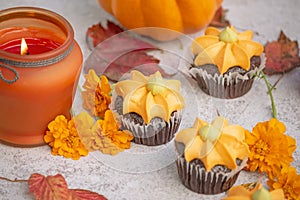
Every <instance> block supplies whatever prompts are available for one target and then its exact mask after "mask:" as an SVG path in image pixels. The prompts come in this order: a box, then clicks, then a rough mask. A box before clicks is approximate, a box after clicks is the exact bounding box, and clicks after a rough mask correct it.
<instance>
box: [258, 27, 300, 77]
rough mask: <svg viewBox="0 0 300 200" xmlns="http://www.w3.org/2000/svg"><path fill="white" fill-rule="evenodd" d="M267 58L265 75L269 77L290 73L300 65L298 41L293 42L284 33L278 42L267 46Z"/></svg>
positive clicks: (269, 43) (281, 33)
mask: <svg viewBox="0 0 300 200" xmlns="http://www.w3.org/2000/svg"><path fill="white" fill-rule="evenodd" d="M265 53H266V57H267V61H266V67H265V69H264V73H265V74H267V75H273V74H279V73H285V72H288V71H290V70H292V69H294V68H295V67H297V66H299V65H300V58H299V47H298V42H297V41H291V39H289V38H288V37H287V36H286V35H285V34H284V33H283V31H281V32H280V35H279V37H278V40H277V41H272V42H268V43H267V44H266V45H265Z"/></svg>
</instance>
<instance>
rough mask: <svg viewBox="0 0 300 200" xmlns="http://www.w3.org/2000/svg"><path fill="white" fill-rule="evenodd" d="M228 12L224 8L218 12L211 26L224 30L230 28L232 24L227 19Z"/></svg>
mask: <svg viewBox="0 0 300 200" xmlns="http://www.w3.org/2000/svg"><path fill="white" fill-rule="evenodd" d="M226 12H227V10H224V9H223V7H222V6H220V8H219V9H218V10H217V11H216V13H215V16H214V18H213V19H212V21H211V22H210V26H214V27H219V28H224V27H226V26H230V22H229V21H228V20H227V19H226Z"/></svg>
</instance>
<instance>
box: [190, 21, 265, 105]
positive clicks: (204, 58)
mask: <svg viewBox="0 0 300 200" xmlns="http://www.w3.org/2000/svg"><path fill="white" fill-rule="evenodd" d="M252 37H253V32H252V31H250V30H248V31H244V32H241V33H239V32H238V31H237V30H235V29H234V27H227V28H225V29H224V30H219V29H217V28H214V27H208V28H207V29H206V31H205V35H204V36H200V37H198V38H196V39H195V40H194V42H193V43H192V47H191V51H192V53H193V55H194V63H193V64H192V67H190V69H189V71H190V74H191V76H192V77H193V78H194V79H195V80H196V81H197V82H198V85H199V86H200V88H201V89H202V90H203V91H204V92H205V93H207V94H208V95H211V96H214V97H218V98H224V99H231V98H236V97H240V96H242V95H244V94H246V93H247V92H248V91H249V90H250V89H251V87H252V84H253V80H254V75H255V74H256V73H258V72H259V71H261V70H262V69H263V68H264V64H265V58H264V55H263V50H264V48H263V46H262V45H261V44H260V43H258V42H255V41H253V40H252Z"/></svg>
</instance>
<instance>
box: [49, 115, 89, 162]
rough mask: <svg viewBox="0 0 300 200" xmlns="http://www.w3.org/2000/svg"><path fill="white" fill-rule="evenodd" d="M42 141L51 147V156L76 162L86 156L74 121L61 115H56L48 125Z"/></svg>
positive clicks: (86, 152)
mask: <svg viewBox="0 0 300 200" xmlns="http://www.w3.org/2000/svg"><path fill="white" fill-rule="evenodd" d="M44 141H45V142H46V143H48V144H49V146H51V147H52V152H51V153H52V154H53V155H61V156H64V157H66V158H72V159H74V160H78V159H79V158H80V156H86V155H87V154H88V150H87V149H86V148H85V146H84V145H83V144H82V142H81V140H80V138H79V136H78V132H77V130H76V127H75V124H74V119H71V120H70V121H68V120H67V119H66V118H65V116H63V115H58V116H57V117H56V118H55V119H54V120H53V121H51V122H50V123H49V124H48V130H47V131H46V135H45V136H44Z"/></svg>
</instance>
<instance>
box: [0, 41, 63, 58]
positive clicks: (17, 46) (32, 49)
mask: <svg viewBox="0 0 300 200" xmlns="http://www.w3.org/2000/svg"><path fill="white" fill-rule="evenodd" d="M21 40H22V39H21V38H20V39H15V40H11V41H8V42H6V43H4V44H0V49H2V50H4V51H7V52H10V53H15V54H21V42H22V41H21ZM24 41H25V42H26V44H27V47H28V49H27V52H28V54H31V55H33V54H40V53H45V52H48V51H51V50H54V49H56V48H57V47H59V46H60V44H59V43H56V42H54V41H52V40H49V39H45V38H25V39H24Z"/></svg>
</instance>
